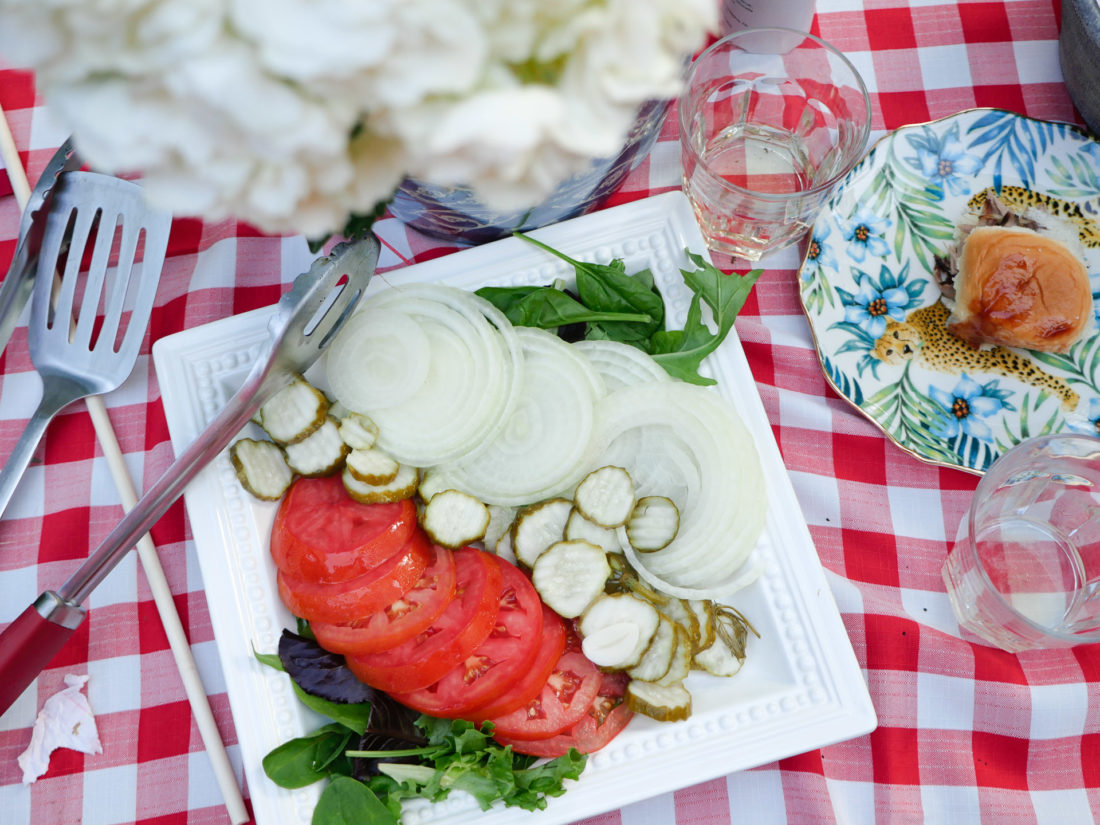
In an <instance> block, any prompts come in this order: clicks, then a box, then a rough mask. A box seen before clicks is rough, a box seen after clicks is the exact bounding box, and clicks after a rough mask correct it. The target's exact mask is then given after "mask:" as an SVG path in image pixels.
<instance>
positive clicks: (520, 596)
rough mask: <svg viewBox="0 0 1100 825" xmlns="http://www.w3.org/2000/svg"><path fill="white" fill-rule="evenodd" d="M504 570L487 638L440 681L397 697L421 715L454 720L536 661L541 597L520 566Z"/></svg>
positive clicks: (501, 563) (506, 686)
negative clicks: (491, 625) (492, 622)
mask: <svg viewBox="0 0 1100 825" xmlns="http://www.w3.org/2000/svg"><path fill="white" fill-rule="evenodd" d="M493 561H494V563H496V564H498V565H499V566H500V568H501V573H502V574H503V575H502V577H501V585H500V597H499V601H498V604H499V609H498V611H497V618H496V622H495V623H494V624H493V629H492V631H491V632H490V633H489V636H488V637H487V638H486V639H485V641H484V642H482V643H481V644H480V645H478V646H477V648H475V649H474V650H473V652H471V653H470V655H469V656H467V657H466V658H465V659H463V660H462V662H461V663H459V665H458V666H457V667H454V668H452V669H451V670H449V671H448V672H447V673H446V674H444V675H443V677H442V678H441V679H440V680H439V681H438V682H436V683H434V684H432V685H429V686H428V687H426V688H423V689H422V690H417V691H413V692H411V693H395V694H393V698H394V699H396V700H397V701H398V702H401V703H402V704H404V705H408V706H409V707H411V708H413V709H414V710H418V711H420V712H421V713H427V714H429V715H430V716H437V717H441V718H444V719H453V718H456V717H457V716H460V715H461V714H463V713H466V712H468V711H470V710H473V709H474V708H476V707H479V706H481V705H484V704H486V703H488V702H491V701H494V700H496V699H498V698H499V697H500V696H502V695H503V694H504V693H506V692H508V690H509V689H511V688H512V687H513V686H514V685H515V683H516V681H517V680H518V679H519V678H520V676H521V674H522V673H524V672H525V671H526V670H527V669H528V668H529V667H530V666H531V663H532V662H533V661H534V660H535V656H536V654H537V653H538V644H539V639H540V638H541V637H542V623H543V622H542V600H541V599H540V598H539V594H538V593H537V592H536V591H535V588H534V585H532V584H531V580H530V579H528V578H527V576H525V575H524V574H523V573H521V572H520V570H519V568H517V567H516V566H515V565H513V564H511V563H510V562H507V561H502V560H500V559H497V558H494V559H493Z"/></svg>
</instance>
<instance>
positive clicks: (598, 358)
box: [573, 339, 672, 392]
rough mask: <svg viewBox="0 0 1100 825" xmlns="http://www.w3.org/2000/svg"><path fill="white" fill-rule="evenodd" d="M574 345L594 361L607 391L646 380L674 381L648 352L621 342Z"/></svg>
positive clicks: (597, 340) (592, 341)
mask: <svg viewBox="0 0 1100 825" xmlns="http://www.w3.org/2000/svg"><path fill="white" fill-rule="evenodd" d="M573 348H574V349H577V350H580V351H581V352H583V353H584V356H585V357H586V358H587V359H588V360H589V361H591V362H592V366H593V367H595V368H596V372H598V373H599V374H600V377H601V378H603V381H604V385H605V386H606V387H607V391H608V392H614V391H615V390H617V389H619V388H620V387H626V386H629V385H631V384H641V383H644V382H646V381H671V380H672V376H670V375H669V374H668V372H667V371H666V370H665V368H664V367H662V366H661V365H660V364H658V363H657V362H656V361H654V360H653V358H652V357H651V356H650V355H649V354H647V353H645V352H642V351H641V350H640V349H638V348H637V347H632V346H630V344H624V343H622V342H621V341H605V340H601V339H593V340H591V341H575V342H574V343H573Z"/></svg>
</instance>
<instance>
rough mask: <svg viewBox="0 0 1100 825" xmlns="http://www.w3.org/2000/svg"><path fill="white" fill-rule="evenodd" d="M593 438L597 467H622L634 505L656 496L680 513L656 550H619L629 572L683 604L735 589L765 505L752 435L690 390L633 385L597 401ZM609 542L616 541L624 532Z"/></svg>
mask: <svg viewBox="0 0 1100 825" xmlns="http://www.w3.org/2000/svg"><path fill="white" fill-rule="evenodd" d="M596 440H597V442H598V443H599V444H600V446H601V455H600V458H599V460H600V462H601V463H614V464H616V465H618V466H620V467H623V468H625V469H626V470H627V472H629V473H630V475H631V478H633V479H634V483H635V490H636V494H637V496H638V497H639V498H641V497H643V496H647V495H664V496H667V497H668V498H670V499H672V500H673V502H675V504H676V506H677V508H678V509H679V511H680V526H679V530H678V532H677V534H676V537H675V538H674V539H673V540H672V541H671V542H670V543H669V544H668V545H667V546H665V547H664V548H662V549H660V550H656V551H654V552H651V553H645V554H640V553H635V552H633V551H632V550H633V549H632V548H629V546H627V547H625V548H624V549H625V550H627V551H628V552H627V555H628V558H629V560H630V562H631V564H633V565H634V566H635V568H636V569H637V570H638V573H639V575H641V576H642V577H643V578H645V579H646V580H647V581H650V583H651V584H653V585H654V586H657V587H659V588H660V589H662V590H664V591H665V592H668V593H669V594H670V595H679V594H681V593H689V594H690V596H681V597H683V598H699V597H705V596H706V595H707V594H709V593H720V592H724V591H726V590H728V589H730V588H731V587H734V586H736V585H737V584H738V583H739V582H740V581H741V580H742V577H741V575H740V574H741V573H742V570H741V568H742V565H744V563H745V561H746V560H747V559H748V558H749V555H750V554H751V553H752V550H753V548H754V547H755V546H756V543H757V541H758V540H759V538H760V535H761V533H762V532H763V529H764V520H765V517H766V513H767V499H766V490H765V486H764V478H763V470H762V468H761V465H760V459H759V456H758V454H757V452H756V447H755V445H754V443H753V440H752V436H751V435H750V434H749V432H748V430H747V429H746V428H745V426H744V424H743V423H742V422H741V419H740V417H739V416H738V415H737V413H736V412H735V411H734V410H733V408H732V407H731V406H730V405H729V404H728V403H726V402H725V400H724V399H722V398H721V397H719V396H717V395H715V394H714V393H713V392H712V391H711V390H708V389H705V388H702V387H696V386H693V385H691V384H683V383H680V382H676V381H672V382H664V381H662V382H654V383H643V384H635V385H633V386H628V387H624V388H621V389H619V390H617V391H615V392H613V393H611V394H610V395H608V396H607V397H606V398H605V399H603V401H601V403H600V406H599V408H598V427H597V434H596ZM619 538H620V541H623V542H626V533H625V530H624V531H622V532H621V533H620V536H619ZM626 543H627V545H629V542H626Z"/></svg>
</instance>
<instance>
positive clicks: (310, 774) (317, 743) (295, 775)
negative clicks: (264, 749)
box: [263, 724, 355, 788]
mask: <svg viewBox="0 0 1100 825" xmlns="http://www.w3.org/2000/svg"><path fill="white" fill-rule="evenodd" d="M353 738H355V731H353V730H351V729H350V728H347V727H345V726H344V725H339V724H332V725H325V726H324V727H322V728H318V729H317V730H315V731H314V732H313V733H311V734H310V735H309V736H301V737H298V738H297V739H291V740H290V741H289V742H284V743H283V744H282V745H279V747H277V748H275V749H274V750H273V751H271V753H269V754H268V755H267V756H265V757H264V759H263V768H264V773H266V774H267V775H268V777H269V778H270V779H271V781H272V782H274V783H275V784H276V785H278V786H279V787H280V788H304V787H305V786H306V785H312V784H313V783H314V782H317V781H319V780H321V779H324V778H325V777H326V776H328V775H329V774H330V773H331V772H332V771H330V768H331V767H332V766H333V764H334V763H336V762H337V761H338V760H339V759H341V758H343V756H344V751H345V750H347V746H348V743H349V742H351V740H352V739H353Z"/></svg>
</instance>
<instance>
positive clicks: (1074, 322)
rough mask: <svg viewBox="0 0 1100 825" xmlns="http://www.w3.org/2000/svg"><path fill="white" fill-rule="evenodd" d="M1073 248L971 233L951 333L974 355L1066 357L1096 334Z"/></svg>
mask: <svg viewBox="0 0 1100 825" xmlns="http://www.w3.org/2000/svg"><path fill="white" fill-rule="evenodd" d="M1055 234H1061V233H1055ZM1074 240H1076V239H1075V238H1073V239H1070V238H1066V241H1067V242H1066V243H1064V242H1063V241H1062V240H1058V239H1056V238H1054V237H1050V236H1048V235H1045V234H1039V233H1038V232H1035V231H1033V230H1031V229H1025V228H1022V227H998V226H979V227H977V228H975V229H973V230H972V231H971V232H970V233H969V234H968V235H967V237H966V241H965V244H964V246H963V248H962V251H961V254H960V255H959V274H958V277H957V278H956V280H955V308H954V310H953V311H952V313H951V316H950V317H949V318H948V319H947V328H948V330H950V331H951V332H952V333H953V334H955V335H957V336H958V337H960V338H962V339H963V340H964V341H966V342H967V343H969V344H970V345H971V346H973V347H975V348H976V347H980V346H981V345H982V344H994V345H999V346H1004V347H1019V348H1022V349H1031V350H1040V351H1043V352H1065V351H1066V350H1067V349H1069V348H1070V347H1071V346H1072V345H1073V344H1074V343H1075V342H1076V341H1078V340H1080V339H1081V337H1083V336H1084V335H1085V334H1087V333H1089V332H1091V331H1092V330H1093V328H1094V327H1095V321H1094V318H1093V313H1094V309H1093V301H1092V290H1091V288H1090V286H1089V276H1088V271H1087V270H1086V269H1085V265H1084V264H1083V263H1082V261H1081V258H1080V256H1079V255H1078V254H1077V253H1076V251H1075V250H1074V249H1073V248H1072V246H1073V245H1075V244H1073V241H1074Z"/></svg>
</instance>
